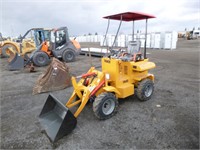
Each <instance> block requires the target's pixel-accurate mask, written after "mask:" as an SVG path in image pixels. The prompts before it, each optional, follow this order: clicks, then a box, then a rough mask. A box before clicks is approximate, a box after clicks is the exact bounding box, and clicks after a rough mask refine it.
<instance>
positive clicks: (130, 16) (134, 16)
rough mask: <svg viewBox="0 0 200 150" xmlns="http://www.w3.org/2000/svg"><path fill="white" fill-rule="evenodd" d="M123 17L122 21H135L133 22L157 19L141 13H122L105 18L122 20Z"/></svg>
mask: <svg viewBox="0 0 200 150" xmlns="http://www.w3.org/2000/svg"><path fill="white" fill-rule="evenodd" d="M121 16H122V21H133V20H142V19H149V18H156V17H155V16H153V15H149V14H145V13H140V12H124V13H120V14H115V15H110V16H106V17H103V18H106V19H113V20H121Z"/></svg>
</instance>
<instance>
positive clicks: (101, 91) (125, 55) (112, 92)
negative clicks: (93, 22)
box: [39, 12, 155, 142]
mask: <svg viewBox="0 0 200 150" xmlns="http://www.w3.org/2000/svg"><path fill="white" fill-rule="evenodd" d="M104 18H106V19H115V20H120V25H121V22H122V21H135V20H142V19H146V22H147V19H148V18H155V17H154V16H152V15H148V14H144V13H135V12H126V13H120V14H117V15H111V16H107V17H104ZM146 29H147V25H146ZM118 31H119V29H118ZM133 31H134V30H133ZM117 34H118V33H117ZM117 34H116V36H117ZM133 34H134V32H133ZM115 39H116V37H115ZM145 39H146V38H145ZM101 65H102V71H99V70H96V69H95V68H94V67H91V68H90V70H89V71H88V72H87V73H86V74H83V75H81V76H78V77H72V78H71V80H72V85H73V88H74V91H73V93H72V95H71V97H70V98H69V99H68V100H67V102H66V104H65V105H63V104H62V103H61V102H59V100H58V99H56V98H55V97H54V96H53V95H49V97H48V98H47V101H46V103H45V105H44V107H43V109H42V112H41V113H40V115H39V120H40V123H41V125H42V126H43V128H44V129H45V131H46V133H47V135H48V136H49V138H50V140H51V141H52V142H55V141H57V140H58V139H59V138H61V137H62V136H64V135H67V134H69V133H70V132H71V131H72V130H73V129H74V128H75V126H76V122H77V120H76V118H77V117H78V116H79V114H80V113H81V111H82V110H83V108H84V107H85V106H86V104H87V102H88V101H90V102H92V103H93V111H94V114H95V116H96V117H97V118H99V119H103V120H104V119H108V118H110V117H112V116H113V115H114V114H115V113H116V112H117V108H118V99H119V98H120V99H124V98H127V97H128V96H131V95H134V94H136V95H137V97H138V99H139V100H141V101H146V100H149V99H150V98H151V96H152V94H153V91H154V75H153V74H150V73H149V70H150V69H153V68H155V64H154V63H153V62H149V60H148V58H147V57H146V42H145V49H144V56H143V55H142V53H141V51H140V42H138V41H134V35H133V41H132V42H130V46H129V48H128V51H126V52H125V51H115V50H112V48H111V55H110V56H108V57H103V58H102V59H101ZM77 79H80V80H79V81H78V82H77V81H76V80H77ZM75 106H77V107H75ZM71 108H75V111H74V112H73V113H72V112H71V111H70V109H71Z"/></svg>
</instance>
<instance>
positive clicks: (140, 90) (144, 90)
mask: <svg viewBox="0 0 200 150" xmlns="http://www.w3.org/2000/svg"><path fill="white" fill-rule="evenodd" d="M153 91H154V83H153V81H152V80H150V79H144V80H142V81H141V82H140V83H139V85H138V87H137V88H136V96H137V97H138V99H139V100H140V101H147V100H149V99H151V96H152V94H153Z"/></svg>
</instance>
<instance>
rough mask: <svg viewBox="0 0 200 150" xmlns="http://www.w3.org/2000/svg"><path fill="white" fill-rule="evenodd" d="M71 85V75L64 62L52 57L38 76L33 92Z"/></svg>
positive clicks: (53, 89)
mask: <svg viewBox="0 0 200 150" xmlns="http://www.w3.org/2000/svg"><path fill="white" fill-rule="evenodd" d="M70 85H71V75H70V73H69V69H68V67H67V66H66V64H65V63H64V62H61V61H59V60H58V59H56V58H53V60H52V62H51V64H50V65H49V66H48V68H47V70H46V71H45V72H44V73H43V74H42V75H40V76H39V77H38V79H37V81H36V84H35V86H34V88H33V94H38V93H42V92H48V91H55V90H61V89H64V88H66V87H68V86H70Z"/></svg>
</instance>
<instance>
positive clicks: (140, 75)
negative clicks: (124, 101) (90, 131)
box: [66, 58, 155, 117]
mask: <svg viewBox="0 0 200 150" xmlns="http://www.w3.org/2000/svg"><path fill="white" fill-rule="evenodd" d="M101 64H102V72H101V71H97V70H96V69H95V68H94V67H92V68H90V70H89V71H88V72H87V74H85V75H83V76H81V79H80V81H79V82H78V83H77V82H76V78H75V77H72V85H73V87H74V91H73V93H72V96H71V97H70V98H69V100H68V102H67V103H66V107H68V108H72V107H73V106H75V105H78V104H80V106H79V107H78V109H77V111H76V112H75V113H74V116H75V117H78V115H79V114H80V113H81V111H82V110H83V108H84V107H85V105H86V103H87V102H88V100H89V99H91V98H92V97H93V96H98V95H99V94H101V93H102V92H112V93H114V94H115V96H116V97H117V98H126V97H128V96H131V95H133V94H134V87H137V85H138V82H140V81H141V80H143V79H146V78H148V79H150V80H152V81H153V82H154V75H153V74H150V73H148V70H149V69H152V68H155V64H154V63H153V62H149V61H148V59H144V60H143V61H138V62H134V61H130V62H126V61H122V60H120V59H113V58H102V60H101ZM86 77H88V78H87V80H88V83H87V85H84V82H85V81H86V80H85V79H86ZM77 97H78V98H77Z"/></svg>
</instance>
